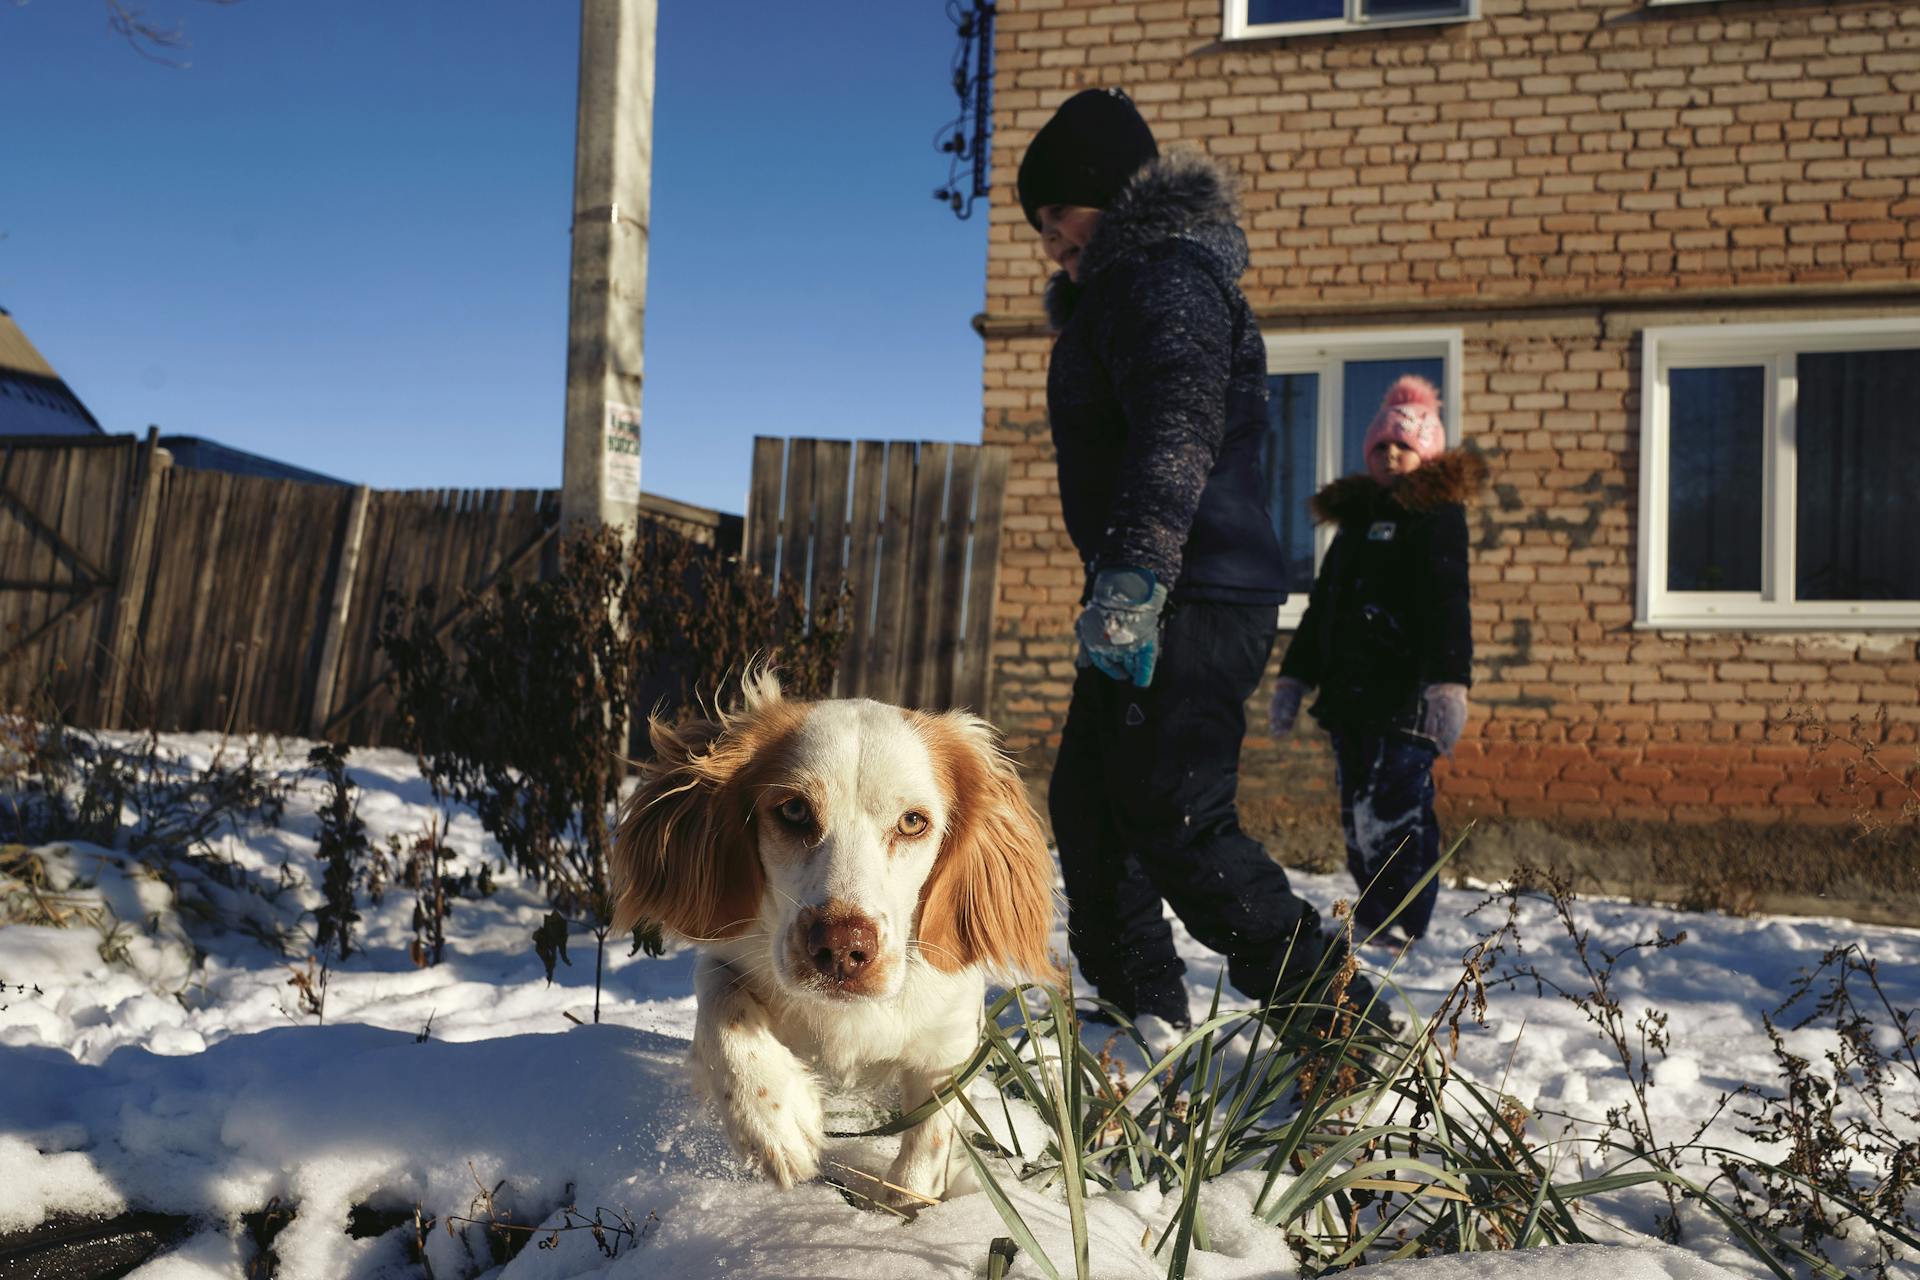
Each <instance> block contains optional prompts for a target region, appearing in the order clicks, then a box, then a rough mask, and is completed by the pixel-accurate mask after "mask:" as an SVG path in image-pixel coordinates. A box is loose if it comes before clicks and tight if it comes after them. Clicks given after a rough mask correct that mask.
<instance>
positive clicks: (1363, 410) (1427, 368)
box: [1262, 329, 1461, 627]
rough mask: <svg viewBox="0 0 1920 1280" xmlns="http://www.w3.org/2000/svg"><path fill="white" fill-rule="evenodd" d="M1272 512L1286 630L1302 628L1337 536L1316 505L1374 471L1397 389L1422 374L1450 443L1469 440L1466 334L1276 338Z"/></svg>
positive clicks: (1269, 338)
mask: <svg viewBox="0 0 1920 1280" xmlns="http://www.w3.org/2000/svg"><path fill="white" fill-rule="evenodd" d="M1266 343H1267V437H1266V442H1265V449H1264V450H1263V453H1262V465H1263V466H1264V468H1265V474H1266V483H1267V507H1268V510H1269V511H1270V512H1271V514H1272V516H1273V528H1274V532H1275V533H1277V534H1279V536H1280V547H1281V551H1282V552H1283V553H1284V554H1285V556H1286V559H1287V564H1288V570H1289V579H1288V583H1287V590H1288V592H1289V593H1290V594H1289V596H1288V599H1287V603H1286V604H1285V605H1283V606H1282V607H1281V610H1280V625H1281V626H1283V627H1291V626H1294V625H1296V624H1298V622H1299V621H1300V615H1301V613H1303V612H1304V611H1305V610H1306V607H1307V592H1308V591H1309V590H1311V589H1312V587H1313V575H1314V571H1315V569H1316V568H1317V567H1318V566H1319V562H1320V557H1321V556H1322V555H1325V554H1326V550H1327V547H1328V545H1329V544H1330V543H1332V541H1333V531H1332V530H1330V529H1316V528H1315V526H1314V523H1313V516H1312V514H1311V513H1310V512H1309V511H1308V510H1307V501H1308V499H1310V498H1311V497H1313V495H1314V493H1315V492H1316V491H1317V490H1319V488H1320V487H1321V486H1322V485H1324V484H1326V483H1327V482H1328V481H1330V480H1333V479H1336V478H1338V477H1340V476H1344V475H1351V474H1353V473H1355V472H1358V471H1363V470H1365V469H1366V461H1365V459H1364V458H1362V457H1361V454H1360V445H1361V442H1362V441H1363V440H1364V439H1365V438H1366V434H1367V425H1368V424H1369V423H1370V422H1372V421H1373V415H1374V411H1375V410H1377V409H1378V408H1379V407H1380V401H1381V398H1382V397H1384V396H1385V395H1386V394H1387V388H1388V387H1390V386H1392V385H1393V382H1394V380H1395V379H1396V378H1398V377H1400V376H1401V375H1402V374H1407V373H1417V374H1419V375H1420V376H1421V377H1423V378H1425V379H1426V380H1427V381H1429V382H1431V383H1433V385H1434V386H1436V387H1438V388H1439V389H1440V399H1441V406H1440V413H1441V416H1442V417H1443V418H1444V419H1445V420H1446V424H1447V441H1448V443H1449V444H1457V443H1459V440H1460V419H1459V416H1458V415H1459V409H1458V403H1459V399H1460V346H1461V338H1460V331H1459V330H1458V329H1426V330H1412V331H1407V330H1402V331H1398V332H1394V331H1377V332H1376V331H1367V332H1355V333H1319V334H1313V333H1308V334H1299V333H1284V334H1274V333H1270V334H1267V335H1266Z"/></svg>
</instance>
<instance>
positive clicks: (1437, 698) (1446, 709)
mask: <svg viewBox="0 0 1920 1280" xmlns="http://www.w3.org/2000/svg"><path fill="white" fill-rule="evenodd" d="M1466 727H1467V686H1465V685H1463V684H1430V685H1428V686H1427V687H1426V688H1424V689H1422V690H1421V691H1420V729H1419V734H1420V736H1421V737H1423V738H1431V739H1432V740H1433V744H1434V745H1435V746H1436V747H1439V748H1440V754H1442V755H1450V754H1452V752H1453V745H1454V743H1456V742H1458V741H1460V731H1461V730H1462V729H1465V728H1466Z"/></svg>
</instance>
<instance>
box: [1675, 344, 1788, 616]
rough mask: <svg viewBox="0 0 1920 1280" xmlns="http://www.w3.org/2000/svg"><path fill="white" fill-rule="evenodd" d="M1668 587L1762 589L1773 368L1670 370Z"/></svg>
mask: <svg viewBox="0 0 1920 1280" xmlns="http://www.w3.org/2000/svg"><path fill="white" fill-rule="evenodd" d="M1667 388H1668V393H1667V399H1668V411H1667V590H1669V591H1758V590H1760V585H1761V576H1760V575H1761V554H1760V547H1761V532H1762V527H1763V526H1762V520H1763V514H1764V513H1763V508H1762V504H1763V503H1764V502H1765V501H1766V473H1765V462H1766V453H1765V450H1766V438H1767V420H1766V370H1765V369H1764V368H1762V367H1760V366H1752V367H1735V368H1724V369H1675V370H1673V371H1671V372H1670V373H1669V374H1668V375H1667Z"/></svg>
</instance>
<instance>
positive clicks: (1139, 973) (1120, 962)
mask: <svg viewBox="0 0 1920 1280" xmlns="http://www.w3.org/2000/svg"><path fill="white" fill-rule="evenodd" d="M1274 613H1275V611H1274V608H1273V606H1272V605H1236V604H1215V603H1202V602H1188V601H1182V602H1177V603H1176V604H1175V605H1174V606H1173V607H1172V608H1171V609H1170V610H1169V612H1168V614H1167V616H1166V619H1165V624H1164V626H1163V628H1162V632H1161V641H1160V657H1159V662H1158V666H1157V668H1156V670H1155V671H1154V676H1153V684H1152V685H1151V686H1150V687H1148V688H1145V689H1137V688H1135V687H1133V686H1132V685H1129V684H1122V683H1120V682H1119V681H1116V680H1113V679H1111V678H1109V677H1108V676H1105V675H1102V674H1101V673H1100V672H1099V671H1097V670H1094V669H1091V668H1087V669H1083V670H1082V671H1081V672H1080V675H1079V678H1078V679H1077V680H1075V681H1074V686H1073V701H1072V703H1071V705H1070V706H1069V707H1068V710H1067V722H1066V726H1065V727H1064V728H1063V729H1062V731H1061V737H1060V754H1059V756H1058V758H1057V759H1056V761H1055V763H1054V768H1053V781H1052V785H1051V787H1050V788H1049V791H1048V797H1047V800H1048V808H1049V810H1050V811H1051V813H1052V817H1053V833H1054V839H1055V841H1056V842H1057V843H1058V844H1059V847H1060V869H1061V874H1062V875H1063V877H1064V878H1065V880H1066V888H1067V932H1068V939H1069V942H1070V943H1071V945H1072V947H1073V954H1074V958H1075V959H1076V960H1078V961H1079V963H1080V972H1081V973H1082V974H1083V975H1084V976H1085V977H1086V979H1087V981H1088V982H1090V983H1092V984H1093V986H1094V987H1095V989H1096V990H1097V991H1098V993H1099V994H1100V996H1101V997H1102V998H1103V999H1106V1000H1108V1001H1110V1002H1112V1003H1113V1004H1115V1005H1117V1006H1119V1007H1120V1009H1121V1010H1123V1011H1124V1012H1126V1013H1127V1014H1129V1015H1130V1016H1137V1015H1140V1014H1154V1015H1156V1016H1160V1017H1165V1018H1168V1019H1169V1020H1171V1021H1175V1022H1184V1021H1186V1019H1187V996H1186V984H1185V979H1184V976H1183V975H1184V972H1185V966H1184V965H1183V964H1182V963H1181V961H1180V957H1179V956H1178V955H1177V954H1176V953H1175V951H1174V946H1173V933H1172V930H1171V929H1169V928H1168V926H1167V922H1166V920H1165V918H1164V917H1163V916H1162V914H1161V909H1160V904H1161V900H1162V899H1165V901H1166V902H1167V903H1168V904H1169V905H1170V906H1172V907H1173V909H1174V912H1175V913H1176V914H1177V915H1178V916H1179V917H1180V920H1181V923H1183V924H1185V925H1186V927H1187V930H1188V931H1189V932H1190V933H1192V934H1193V936H1194V937H1195V938H1197V939H1199V940H1200V942H1202V943H1203V944H1205V945H1206V946H1208V947H1211V948H1213V949H1214V950H1215V951H1218V952H1221V953H1222V954H1224V955H1225V956H1226V957H1227V977H1228V980H1229V981H1230V982H1232V984H1233V985H1234V987H1235V988H1236V989H1238V990H1239V991H1240V993H1241V994H1242V995H1245V996H1248V997H1250V998H1252V999H1254V1000H1256V1001H1259V1002H1263V1003H1264V1002H1265V1001H1266V1000H1267V999H1268V998H1269V997H1270V996H1271V995H1272V994H1273V992H1274V991H1275V989H1276V987H1279V988H1280V989H1282V990H1285V989H1287V988H1289V987H1291V986H1292V985H1294V984H1295V983H1296V982H1297V981H1298V980H1300V979H1304V978H1306V977H1307V976H1308V975H1309V974H1310V973H1311V971H1312V970H1313V968H1314V966H1315V965H1316V964H1317V963H1318V962H1319V959H1320V955H1321V950H1322V947H1323V945H1324V944H1323V941H1322V938H1321V933H1320V916H1319V913H1318V912H1316V911H1315V910H1314V909H1313V907H1312V905H1310V904H1309V903H1308V902H1307V901H1306V900H1305V899H1303V898H1301V897H1299V896H1298V895H1297V894H1295V893H1294V892H1293V890H1292V888H1291V887H1290V886H1289V885H1288V883H1287V873H1286V872H1285V871H1283V870H1281V869H1280V866H1279V864H1277V863H1275V862H1274V861H1273V860H1272V859H1271V858H1269V857H1268V856H1267V852H1266V850H1265V849H1264V848H1262V847H1261V845H1260V843H1259V842H1258V841H1257V840H1254V839H1253V838H1252V837H1250V836H1248V835H1247V834H1246V833H1244V832H1243V831H1241V830H1240V820H1239V815H1238V814H1237V813H1236V811H1235V809H1234V795H1235V792H1236V791H1237V790H1238V788H1239V782H1240V778H1239V773H1240V742H1241V739H1242V738H1243V737H1244V736H1245V734H1246V714H1245V705H1246V701H1247V699H1248V698H1249V697H1250V696H1252V694H1253V691H1254V688H1255V687H1256V686H1257V685H1258V684H1259V682H1260V677H1261V675H1262V673H1263V672H1264V671H1265V670H1266V664H1267V656H1268V654H1269V653H1270V652H1271V651H1272V648H1273V639H1274V631H1275V617H1274ZM1289 948H1291V955H1289ZM1283 970H1284V974H1283ZM1283 979H1284V980H1283Z"/></svg>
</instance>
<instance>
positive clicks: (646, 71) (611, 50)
mask: <svg viewBox="0 0 1920 1280" xmlns="http://www.w3.org/2000/svg"><path fill="white" fill-rule="evenodd" d="M657 18H658V0H580V110H579V123H578V125H577V128H576V134H575V139H574V160H573V276H572V287H571V290H570V293H569V298H568V305H567V440H566V450H565V453H564V457H563V461H562V472H561V493H560V515H561V521H562V523H563V524H564V525H565V526H566V527H568V528H576V527H579V526H582V525H587V526H591V525H596V524H614V525H619V526H622V527H624V528H627V529H632V528H633V527H634V525H635V522H636V520H637V518H638V513H639V509H640V382H641V376H640V370H641V354H642V352H643V350H644V342H643V334H644V330H645V321H646V313H647V228H648V223H649V221H650V214H651V207H652V206H651V203H650V201H651V195H652V186H653V45H654V28H655V25H656V20H657Z"/></svg>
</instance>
